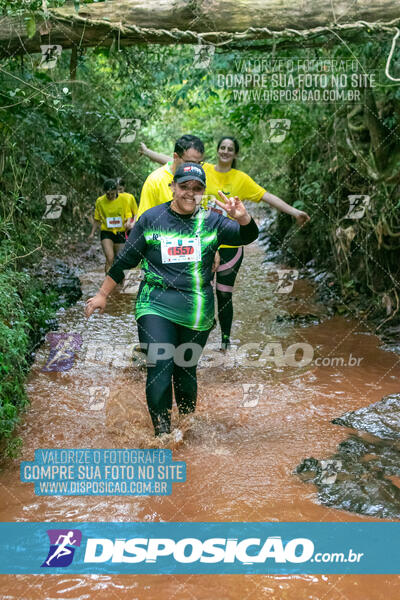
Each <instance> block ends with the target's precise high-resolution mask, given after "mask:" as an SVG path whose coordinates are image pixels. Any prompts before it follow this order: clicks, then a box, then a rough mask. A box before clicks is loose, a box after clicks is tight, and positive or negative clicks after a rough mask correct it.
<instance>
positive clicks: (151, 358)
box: [137, 315, 210, 433]
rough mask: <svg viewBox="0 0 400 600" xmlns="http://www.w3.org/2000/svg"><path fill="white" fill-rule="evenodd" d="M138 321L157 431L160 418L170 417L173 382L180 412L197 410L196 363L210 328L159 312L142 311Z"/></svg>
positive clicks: (148, 392) (166, 421) (166, 418)
mask: <svg viewBox="0 0 400 600" xmlns="http://www.w3.org/2000/svg"><path fill="white" fill-rule="evenodd" d="M137 325H138V332H139V341H140V344H141V346H142V349H144V350H145V352H146V355H147V382H146V399H147V405H148V407H149V412H150V416H151V419H152V421H153V425H154V429H155V432H156V433H157V432H158V427H159V424H160V421H163V422H164V424H165V423H167V424H168V425H169V424H170V421H171V409H172V383H173V386H174V393H175V401H176V404H177V406H178V409H179V412H180V413H181V414H183V413H190V412H194V410H195V408H196V400H197V378H196V367H197V363H198V361H199V359H200V355H201V353H202V350H203V348H204V346H205V345H206V342H207V338H208V336H209V333H210V330H208V331H195V330H193V329H189V328H188V327H183V326H182V325H177V324H176V323H173V322H172V321H169V320H168V319H165V318H164V317H159V316H158V315H143V316H142V317H140V318H139V319H138V321H137Z"/></svg>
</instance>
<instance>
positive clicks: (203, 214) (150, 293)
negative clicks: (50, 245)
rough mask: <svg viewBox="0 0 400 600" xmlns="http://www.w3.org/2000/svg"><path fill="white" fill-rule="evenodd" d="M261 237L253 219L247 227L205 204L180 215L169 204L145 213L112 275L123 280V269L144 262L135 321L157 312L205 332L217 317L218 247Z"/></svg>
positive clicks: (115, 262)
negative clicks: (214, 269)
mask: <svg viewBox="0 0 400 600" xmlns="http://www.w3.org/2000/svg"><path fill="white" fill-rule="evenodd" d="M257 236H258V227H257V225H256V223H255V222H254V221H253V219H251V221H250V223H249V224H248V225H244V226H243V225H239V224H238V223H237V222H236V221H234V220H232V219H228V218H227V217H224V216H222V215H220V214H218V213H216V212H213V211H207V210H204V209H202V208H200V209H199V210H198V211H197V212H196V213H195V214H194V215H180V214H178V213H176V212H175V211H174V210H172V208H171V202H166V203H164V204H161V205H159V206H155V207H154V208H151V209H149V210H147V211H146V212H145V213H143V215H142V216H141V218H140V220H139V221H138V222H137V223H136V224H135V226H134V228H133V229H132V231H131V233H130V235H129V237H128V240H127V241H126V243H125V247H124V249H123V251H122V252H121V253H120V254H119V255H118V256H117V258H116V259H115V261H114V264H113V266H112V267H111V269H110V270H109V272H108V275H109V276H110V277H111V278H112V279H114V281H116V282H117V283H120V282H121V281H122V279H123V277H124V270H125V269H130V268H132V267H135V266H136V265H138V264H139V263H140V261H142V268H143V271H144V280H143V281H142V283H141V285H140V288H139V292H138V297H137V301H136V315H135V316H136V319H139V318H140V317H141V316H143V315H146V314H155V315H159V316H161V317H165V318H167V319H169V320H170V321H173V322H174V323H178V324H179V325H184V326H185V327H189V328H190V329H196V330H200V331H205V330H207V329H210V328H211V327H212V325H213V321H214V295H213V290H212V286H211V280H212V276H213V273H212V265H213V262H214V256H215V253H216V251H217V250H218V247H219V246H220V245H221V244H230V245H237V246H239V245H242V244H249V243H251V242H253V241H254V240H255V239H256V238H257Z"/></svg>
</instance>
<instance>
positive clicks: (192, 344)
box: [85, 163, 258, 435]
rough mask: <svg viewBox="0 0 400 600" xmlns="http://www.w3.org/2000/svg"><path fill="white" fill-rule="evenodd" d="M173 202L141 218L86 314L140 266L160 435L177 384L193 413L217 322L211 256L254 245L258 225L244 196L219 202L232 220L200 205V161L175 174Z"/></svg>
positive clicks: (143, 336)
mask: <svg viewBox="0 0 400 600" xmlns="http://www.w3.org/2000/svg"><path fill="white" fill-rule="evenodd" d="M171 188H172V201H168V202H165V203H162V204H159V205H157V206H155V207H153V208H150V209H149V210H147V211H146V212H144V213H143V214H142V216H141V217H140V219H139V220H138V222H137V223H136V224H135V227H134V228H133V229H132V231H131V233H130V234H129V238H128V241H127V243H126V245H125V248H124V250H123V252H121V254H119V255H118V256H117V258H116V259H115V261H114V264H113V266H112V267H111V269H110V270H109V272H108V274H107V276H106V278H105V280H104V282H103V284H102V286H101V288H100V290H99V292H98V293H97V294H96V296H94V297H93V298H90V299H89V300H88V301H87V303H86V311H85V312H86V316H87V317H89V316H90V315H91V314H92V313H93V312H94V311H95V310H96V309H99V310H100V312H101V313H102V312H103V311H104V308H105V306H106V302H107V297H108V295H109V294H110V293H111V291H112V290H113V289H114V287H115V286H116V285H117V283H119V282H120V281H121V280H122V278H123V275H124V269H130V268H132V267H134V266H136V265H137V264H138V263H139V262H140V261H142V269H143V271H144V279H143V281H142V282H141V284H140V288H139V292H138V297H137V301H136V315H135V316H136V320H137V324H138V331H139V340H140V343H141V346H142V348H143V349H144V350H145V351H146V353H147V382H146V398H147V404H148V408H149V412H150V416H151V419H152V422H153V425H154V431H155V434H156V435H161V434H163V433H169V432H170V423H171V409H172V387H173V389H174V393H175V401H176V403H177V406H178V409H179V412H180V413H181V414H185V413H190V412H193V411H194V410H195V408H196V399H197V380H196V368H197V363H198V361H199V359H200V355H201V352H202V350H203V347H204V346H205V344H206V341H207V338H208V335H209V333H210V330H211V329H212V327H213V324H214V295H213V290H212V286H211V280H212V277H213V274H212V265H213V261H214V255H215V253H216V252H217V250H218V247H219V246H220V245H221V244H240V245H241V244H249V243H251V242H252V241H254V240H255V239H256V238H257V235H258V228H257V225H256V224H255V222H254V220H253V219H252V218H251V217H250V216H249V214H248V213H247V210H246V208H245V207H244V205H243V204H242V202H241V201H240V200H239V198H237V197H236V198H227V197H226V196H225V195H224V194H222V193H220V194H219V197H220V198H221V199H222V200H223V202H221V201H220V200H216V205H217V206H219V207H220V208H224V209H225V210H226V213H227V214H228V215H229V217H230V218H229V219H228V218H226V217H224V216H222V215H220V214H218V213H216V212H209V211H206V210H204V208H202V207H201V206H200V205H199V204H200V201H201V198H202V196H203V194H204V191H205V188H206V175H205V172H204V170H203V169H202V167H201V166H200V165H198V164H196V163H183V164H182V165H181V166H179V167H178V168H177V169H176V171H175V174H174V178H173V182H172V183H171Z"/></svg>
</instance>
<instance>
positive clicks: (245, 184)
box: [203, 163, 266, 248]
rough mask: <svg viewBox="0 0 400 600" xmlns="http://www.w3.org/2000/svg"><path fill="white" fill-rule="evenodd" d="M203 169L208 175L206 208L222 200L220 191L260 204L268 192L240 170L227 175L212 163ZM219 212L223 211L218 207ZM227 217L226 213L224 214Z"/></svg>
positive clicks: (205, 164)
mask: <svg viewBox="0 0 400 600" xmlns="http://www.w3.org/2000/svg"><path fill="white" fill-rule="evenodd" d="M203 169H204V171H205V173H206V178H207V187H206V191H205V195H206V197H205V199H204V202H203V205H204V208H208V207H209V202H210V201H212V200H213V199H215V198H216V199H217V200H220V201H221V202H222V200H221V198H220V197H219V194H218V191H219V190H221V191H222V192H223V193H224V194H225V196H228V198H229V197H230V196H238V197H239V198H240V200H242V201H243V200H250V201H251V202H260V200H261V198H262V197H263V196H264V194H265V193H266V190H265V189H264V188H262V187H261V186H260V185H258V183H256V182H255V181H254V180H253V179H252V178H251V177H250V176H249V175H247V174H246V173H244V172H243V171H239V170H238V169H230V170H229V171H227V172H226V173H220V172H219V171H216V170H215V166H214V165H212V164H211V163H204V164H203ZM216 210H218V212H222V213H223V211H222V210H221V209H220V208H219V207H218V206H217V207H216ZM223 214H225V215H226V213H223ZM221 248H236V246H226V245H224V246H221Z"/></svg>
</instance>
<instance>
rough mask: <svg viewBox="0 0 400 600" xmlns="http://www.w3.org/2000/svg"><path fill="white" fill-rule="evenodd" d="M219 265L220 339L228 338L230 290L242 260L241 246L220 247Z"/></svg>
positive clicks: (229, 328)
mask: <svg viewBox="0 0 400 600" xmlns="http://www.w3.org/2000/svg"><path fill="white" fill-rule="evenodd" d="M219 254H220V258H221V263H220V266H219V267H218V270H217V286H216V288H217V303H218V320H219V324H220V327H221V333H222V339H224V338H229V336H230V334H231V328H232V321H233V304H232V292H233V286H234V284H235V279H236V276H237V274H238V272H239V269H240V265H241V264H242V260H243V247H241V248H220V249H219Z"/></svg>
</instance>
